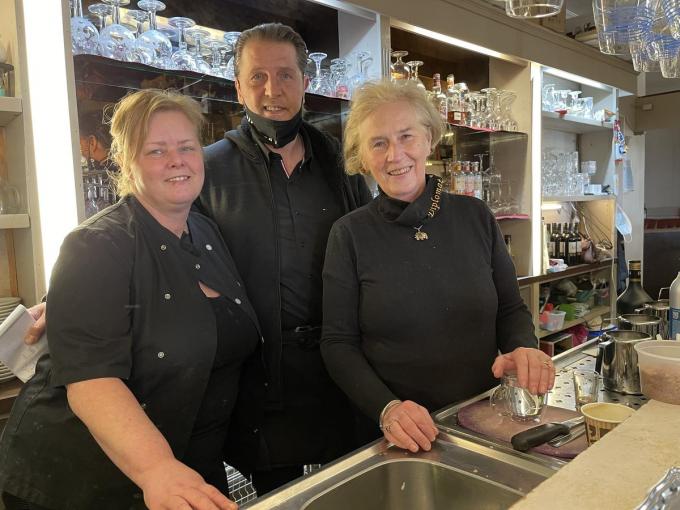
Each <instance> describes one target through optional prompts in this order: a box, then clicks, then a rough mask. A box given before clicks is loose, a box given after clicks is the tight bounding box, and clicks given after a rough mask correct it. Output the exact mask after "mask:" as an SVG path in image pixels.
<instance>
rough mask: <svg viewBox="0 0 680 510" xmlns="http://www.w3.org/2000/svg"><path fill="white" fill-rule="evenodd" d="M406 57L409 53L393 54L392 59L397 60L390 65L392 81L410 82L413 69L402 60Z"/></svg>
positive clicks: (401, 51) (396, 52) (398, 52)
mask: <svg viewBox="0 0 680 510" xmlns="http://www.w3.org/2000/svg"><path fill="white" fill-rule="evenodd" d="M406 55H408V51H403V50H399V51H393V52H392V57H393V58H396V59H397V60H395V61H394V62H392V63H391V64H390V79H391V80H392V81H401V80H408V79H409V77H410V76H411V68H410V67H409V66H408V64H405V63H404V61H403V60H402V58H403V57H405V56H406Z"/></svg>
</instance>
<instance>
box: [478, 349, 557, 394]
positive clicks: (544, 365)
mask: <svg viewBox="0 0 680 510" xmlns="http://www.w3.org/2000/svg"><path fill="white" fill-rule="evenodd" d="M491 371H492V372H493V375H494V377H497V378H500V377H501V376H502V375H503V374H505V373H507V372H515V373H516V374H517V382H518V383H519V385H520V386H521V387H522V388H527V389H528V390H529V391H531V392H532V393H539V394H540V393H545V392H547V391H548V390H550V389H552V387H553V384H554V383H555V366H554V365H553V362H552V359H550V356H548V355H547V354H546V353H544V352H543V351H541V350H539V349H530V348H528V347H518V348H517V349H515V350H514V351H512V352H509V353H507V354H501V355H500V356H498V357H497V358H496V360H495V361H494V362H493V366H492V367H491Z"/></svg>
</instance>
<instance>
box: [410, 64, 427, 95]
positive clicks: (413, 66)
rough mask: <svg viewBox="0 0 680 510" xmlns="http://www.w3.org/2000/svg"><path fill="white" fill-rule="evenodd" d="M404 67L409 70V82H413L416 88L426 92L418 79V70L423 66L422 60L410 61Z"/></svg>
mask: <svg viewBox="0 0 680 510" xmlns="http://www.w3.org/2000/svg"><path fill="white" fill-rule="evenodd" d="M406 65H407V66H408V67H409V69H411V80H412V81H414V82H415V84H416V86H417V87H418V88H419V89H421V90H427V88H426V87H425V84H424V83H423V82H422V81H421V79H420V78H418V68H419V67H420V66H422V65H423V61H422V60H411V61H410V62H406Z"/></svg>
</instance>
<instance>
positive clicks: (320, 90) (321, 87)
mask: <svg viewBox="0 0 680 510" xmlns="http://www.w3.org/2000/svg"><path fill="white" fill-rule="evenodd" d="M327 56H328V55H327V54H326V53H323V52H320V51H317V52H314V53H310V54H309V58H311V59H312V61H313V62H314V65H315V66H316V74H315V76H314V78H312V81H311V82H310V83H309V91H310V92H313V93H314V94H319V95H322V96H332V95H333V88H332V87H331V84H330V83H329V81H328V78H326V77H324V75H323V74H322V73H321V62H323V61H324V60H325V59H326V57H327Z"/></svg>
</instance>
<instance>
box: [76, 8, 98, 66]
mask: <svg viewBox="0 0 680 510" xmlns="http://www.w3.org/2000/svg"><path fill="white" fill-rule="evenodd" d="M98 44H99V31H98V30H97V27H95V26H94V24H92V22H91V21H90V20H89V19H87V18H86V17H85V16H83V4H82V0H73V17H72V18H71V47H72V48H73V54H74V55H80V54H83V53H88V54H90V55H96V54H97V53H98V52H97V45H98Z"/></svg>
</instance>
